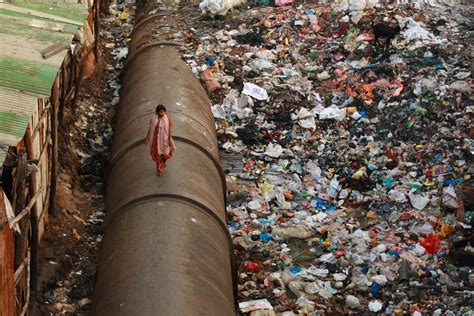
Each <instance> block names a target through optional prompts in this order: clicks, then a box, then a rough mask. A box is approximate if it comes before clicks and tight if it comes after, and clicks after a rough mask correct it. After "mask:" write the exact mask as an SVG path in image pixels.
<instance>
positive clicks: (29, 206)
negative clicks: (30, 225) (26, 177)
mask: <svg viewBox="0 0 474 316" xmlns="http://www.w3.org/2000/svg"><path fill="white" fill-rule="evenodd" d="M42 191H43V188H41V189H39V190H38V192H36V193H35V195H33V197H32V198H31V200H30V203H28V205H27V206H26V207H25V208H24V209H23V210H22V211H21V212H20V214H18V215H17V216H16V217H15V219H14V220H13V221H11V223H10V228H13V226H14V225H15V224H16V223H18V222H19V221H21V220H22V218H23V217H25V216H26V215H27V214H28V213H29V212H30V210H31V208H32V207H33V205H34V204H35V202H36V200H37V199H38V196H39V195H40V194H41V192H42Z"/></svg>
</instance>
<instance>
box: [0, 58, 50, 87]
mask: <svg viewBox="0 0 474 316" xmlns="http://www.w3.org/2000/svg"><path fill="white" fill-rule="evenodd" d="M57 72H58V68H57V67H53V66H50V65H47V64H34V63H31V62H28V61H24V60H20V59H14V58H11V57H0V86H2V87H7V88H11V89H17V90H20V91H27V92H30V93H32V94H37V95H39V96H49V95H50V94H51V86H52V84H53V82H54V79H55V78H56V74H57Z"/></svg>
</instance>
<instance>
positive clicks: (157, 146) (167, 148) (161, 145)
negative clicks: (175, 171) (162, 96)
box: [145, 104, 176, 176]
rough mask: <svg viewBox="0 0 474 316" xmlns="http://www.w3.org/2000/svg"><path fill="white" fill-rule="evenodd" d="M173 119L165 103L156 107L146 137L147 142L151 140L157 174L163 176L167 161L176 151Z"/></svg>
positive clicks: (151, 150) (151, 151) (151, 152)
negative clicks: (168, 113)
mask: <svg viewBox="0 0 474 316" xmlns="http://www.w3.org/2000/svg"><path fill="white" fill-rule="evenodd" d="M172 126H173V123H172V122H171V119H170V118H169V117H168V115H167V114H166V108H165V106H164V105H163V104H159V105H158V106H157V107H156V111H155V114H154V115H153V117H152V118H151V121H150V128H149V129H148V133H147V136H146V138H145V144H146V145H148V143H149V142H150V140H151V146H150V155H151V158H152V159H153V161H154V162H155V164H156V175H157V176H161V175H162V174H163V170H165V167H166V161H167V160H168V159H170V158H171V156H173V152H175V151H176V146H175V145H174V141H173V137H172Z"/></svg>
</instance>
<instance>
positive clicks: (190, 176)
mask: <svg viewBox="0 0 474 316" xmlns="http://www.w3.org/2000/svg"><path fill="white" fill-rule="evenodd" d="M141 2H143V1H141ZM155 18H156V19H159V17H158V16H157V17H154V19H149V20H148V22H149V23H153V21H154V20H155ZM155 22H156V20H155ZM141 25H142V26H144V25H148V26H149V24H148V23H142V24H141ZM151 29H152V28H150V27H143V28H140V29H138V30H135V31H134V34H135V35H134V36H133V37H132V42H131V43H130V51H129V59H128V62H127V64H126V67H125V68H124V73H123V77H122V90H121V101H120V107H119V110H118V113H117V118H116V129H115V136H114V142H113V148H112V156H111V161H110V164H109V172H108V177H107V191H106V201H105V202H106V208H107V217H106V221H105V224H104V227H105V233H104V239H103V244H102V250H101V260H100V264H99V271H98V278H97V282H96V287H95V292H94V301H93V315H101V316H103V315H114V316H116V315H233V314H234V293H233V289H234V288H233V282H232V268H231V256H232V242H231V239H230V234H229V232H228V229H227V226H226V214H225V177H224V175H223V173H222V169H221V167H220V165H219V163H218V157H219V151H218V147H217V142H216V134H215V127H214V118H213V115H212V113H211V110H210V101H209V99H208V97H207V94H206V92H205V91H204V89H203V88H202V86H201V84H200V83H199V82H198V81H197V80H196V78H195V77H194V75H193V74H192V73H191V71H190V70H189V69H188V67H187V66H186V64H185V63H184V62H183V61H182V60H181V58H180V56H179V55H178V53H177V51H176V49H175V48H174V47H173V46H172V45H167V44H163V45H142V43H139V44H138V45H137V43H136V41H135V39H137V40H140V41H141V39H144V38H146V37H147V36H146V35H147V32H150V30H151ZM159 103H162V104H164V105H165V106H166V108H167V112H168V115H169V116H170V117H171V118H172V120H173V128H174V132H173V135H174V140H175V143H176V147H177V152H176V153H175V154H174V156H173V157H172V159H171V160H169V161H168V166H167V168H166V170H165V172H164V174H163V176H161V177H157V176H156V175H155V172H154V163H153V161H152V160H151V157H150V155H149V151H148V148H147V147H146V146H145V145H144V143H143V140H144V137H145V135H146V132H147V130H148V126H149V121H150V118H151V116H152V115H153V111H154V108H155V107H156V105H157V104H159Z"/></svg>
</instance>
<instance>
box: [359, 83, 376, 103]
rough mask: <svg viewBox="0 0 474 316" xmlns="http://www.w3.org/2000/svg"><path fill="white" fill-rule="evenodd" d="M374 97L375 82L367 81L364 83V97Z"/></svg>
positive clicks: (366, 98) (369, 98)
mask: <svg viewBox="0 0 474 316" xmlns="http://www.w3.org/2000/svg"><path fill="white" fill-rule="evenodd" d="M373 98H374V84H373V83H366V84H364V85H362V99H364V100H372V99H373Z"/></svg>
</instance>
